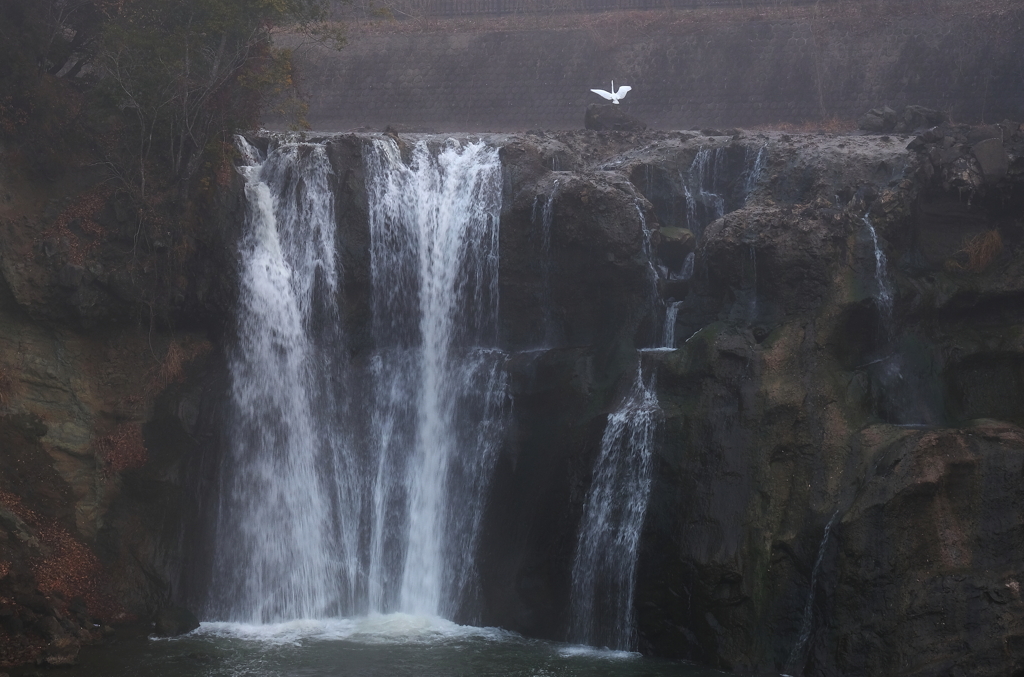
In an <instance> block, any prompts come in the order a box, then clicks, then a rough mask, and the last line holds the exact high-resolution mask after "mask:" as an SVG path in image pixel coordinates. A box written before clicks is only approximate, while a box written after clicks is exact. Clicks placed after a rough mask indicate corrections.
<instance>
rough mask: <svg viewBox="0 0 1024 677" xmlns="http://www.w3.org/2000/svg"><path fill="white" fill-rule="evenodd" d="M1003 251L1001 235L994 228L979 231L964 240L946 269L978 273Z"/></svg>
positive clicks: (947, 263)
mask: <svg viewBox="0 0 1024 677" xmlns="http://www.w3.org/2000/svg"><path fill="white" fill-rule="evenodd" d="M1002 253H1003V236H1002V235H1000V234H999V231H998V230H996V229H992V230H988V231H985V232H984V233H979V234H978V235H975V236H974V237H970V238H967V239H966V240H964V242H963V245H962V246H961V248H960V251H958V252H957V253H956V254H955V255H954V257H953V258H951V259H950V260H948V261H947V262H946V269H947V270H950V271H955V272H966V273H980V272H981V271H983V270H985V269H986V268H988V267H989V265H990V264H991V263H992V262H993V261H995V260H996V258H998V257H999V255H1000V254H1002Z"/></svg>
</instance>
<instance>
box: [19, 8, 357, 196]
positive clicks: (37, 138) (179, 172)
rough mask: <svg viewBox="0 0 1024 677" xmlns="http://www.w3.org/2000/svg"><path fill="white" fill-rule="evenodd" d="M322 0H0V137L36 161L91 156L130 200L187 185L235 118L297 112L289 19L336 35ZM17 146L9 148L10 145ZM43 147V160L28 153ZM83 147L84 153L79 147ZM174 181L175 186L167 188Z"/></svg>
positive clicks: (44, 165) (52, 165) (245, 122)
mask: <svg viewBox="0 0 1024 677" xmlns="http://www.w3.org/2000/svg"><path fill="white" fill-rule="evenodd" d="M328 7H329V2H328V0H0V141H2V143H3V148H4V149H5V150H6V151H7V152H8V153H11V152H14V154H16V155H18V156H19V157H20V159H21V160H22V161H23V163H24V164H26V165H29V168H30V169H35V170H40V171H42V172H43V173H44V174H53V173H55V172H57V171H59V170H60V166H59V165H60V164H61V163H62V162H63V163H65V164H66V163H69V162H70V163H71V164H74V160H73V159H72V157H71V156H73V155H75V153H79V154H83V153H84V154H87V155H92V156H95V155H97V154H98V155H99V156H100V157H99V158H98V159H99V160H100V162H102V163H103V164H104V165H105V166H107V167H108V168H109V169H110V170H111V171H112V173H113V175H114V176H115V177H116V178H117V179H118V182H119V183H120V184H121V187H122V188H123V189H126V190H127V191H128V192H129V193H130V194H132V195H133V196H134V197H135V198H136V199H137V200H138V201H139V202H140V204H145V203H146V202H147V201H149V202H152V200H153V197H154V196H156V195H158V194H160V193H163V194H164V197H170V196H174V197H176V198H180V197H185V196H187V192H188V187H189V186H190V185H192V184H193V183H194V182H195V181H196V179H197V175H198V174H199V173H200V170H201V168H203V167H204V165H206V166H207V167H213V166H215V165H216V164H217V162H213V163H210V162H205V161H207V160H210V159H211V157H219V158H220V159H219V161H220V162H222V161H223V160H224V159H225V158H226V154H225V153H224V152H223V151H224V146H225V144H226V143H228V142H229V141H230V135H231V134H232V133H233V132H234V131H235V130H236V129H239V128H249V127H253V126H255V125H257V124H258V122H259V117H260V113H261V111H263V110H264V109H266V108H267V107H268V106H269V105H271V104H273V103H277V104H283V105H286V106H288V107H289V108H291V110H292V111H293V112H294V113H295V114H296V116H295V117H296V122H297V124H302V120H301V113H302V107H301V105H299V104H297V97H296V87H295V82H294V79H293V72H292V66H291V55H290V53H289V52H287V51H285V50H280V49H277V48H275V47H274V46H273V44H272V42H271V34H272V31H273V30H274V29H275V28H277V27H280V26H285V25H288V26H292V27H296V25H297V27H298V28H299V29H301V30H304V31H305V32H306V33H307V34H312V35H315V36H317V37H318V38H321V39H324V40H327V41H333V42H335V43H337V42H339V41H340V40H339V36H338V35H337V34H336V33H332V32H331V30H330V29H329V24H328V23H327V22H326V19H327V10H328ZM19 151H20V152H19ZM40 153H42V154H43V155H46V154H47V153H49V154H50V157H49V158H48V160H47V162H40V160H39V158H38V155H39V154H40ZM89 159H91V160H95V159H97V158H94V157H93V158H89ZM172 188H176V189H178V190H168V189H172Z"/></svg>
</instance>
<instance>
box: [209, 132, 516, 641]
mask: <svg viewBox="0 0 1024 677" xmlns="http://www.w3.org/2000/svg"><path fill="white" fill-rule="evenodd" d="M239 147H240V151H241V154H242V156H243V158H244V166H243V167H240V169H239V171H240V172H241V173H242V174H243V176H244V177H245V197H246V201H247V210H246V222H245V227H244V232H243V236H242V240H241V242H240V246H239V259H240V271H241V275H240V283H239V287H240V289H239V301H238V320H237V326H238V332H237V334H238V335H237V343H236V345H235V346H234V348H233V350H232V351H231V354H230V375H231V392H230V394H231V402H230V407H231V411H232V415H231V422H230V437H229V439H230V440H231V443H230V449H229V452H228V453H227V454H226V456H225V459H224V464H223V468H222V471H221V474H222V480H221V486H220V495H219V497H218V501H219V503H218V510H217V515H216V532H215V541H214V549H215V552H214V555H213V562H212V564H213V573H212V580H211V586H210V590H211V592H210V598H211V599H210V602H209V603H208V605H207V609H206V610H205V612H204V615H205V616H206V617H207V618H210V619H220V620H231V621H243V622H251V623H266V622H273V621H283V620H290V619H299V618H325V617H330V616H338V615H355V614H363V613H367V612H399V611H400V612H407V613H412V614H422V615H434V616H444V617H447V618H452V617H454V616H456V615H459V614H462V613H465V611H466V609H467V608H468V607H469V606H470V604H471V602H472V601H473V599H474V595H475V592H476V589H475V586H476V582H477V581H476V571H475V564H474V553H475V550H476V543H477V535H478V532H479V528H480V518H481V514H482V512H483V511H482V503H483V500H484V495H485V492H486V489H487V486H488V483H489V481H490V477H491V471H492V468H493V464H494V460H495V455H496V452H497V449H498V447H499V445H500V443H501V440H502V439H503V435H504V429H505V416H506V413H507V400H508V393H507V385H506V374H505V370H504V362H505V356H504V355H503V354H502V353H501V352H500V351H498V350H497V349H496V348H495V347H494V346H495V345H496V340H497V309H498V277H497V276H498V217H499V214H500V211H501V165H500V163H499V160H498V153H497V151H496V150H495V149H492V148H488V147H486V146H485V145H484V144H482V143H478V144H467V145H466V146H464V147H462V146H459V145H458V144H456V143H454V142H449V143H448V144H447V145H445V146H443V147H442V148H439V149H438V148H428V147H427V146H426V145H425V144H420V145H417V146H416V148H415V149H414V152H413V158H412V163H411V166H406V165H405V164H403V162H402V160H401V157H400V154H399V152H398V148H397V147H396V146H395V144H394V143H392V142H391V141H390V140H387V141H373V142H370V143H368V144H367V145H366V148H365V152H364V163H365V172H366V177H367V180H366V184H367V202H368V211H369V226H370V268H371V271H370V272H371V277H372V291H371V297H372V298H371V306H372V312H373V319H372V337H373V341H374V344H373V348H372V349H371V350H370V351H368V352H369V353H370V355H369V356H368V357H367V358H366V359H365V360H363V359H361V360H359V361H357V360H352V361H351V362H350V361H349V360H348V359H347V358H344V357H343V356H344V355H347V349H346V346H345V342H346V337H345V334H344V332H343V330H342V326H341V322H340V319H339V318H340V313H339V307H338V303H339V301H338V299H339V293H338V292H339V270H338V264H337V260H336V259H337V257H336V254H335V252H336V247H335V242H334V234H335V230H336V227H337V226H336V220H335V214H334V196H333V192H332V189H331V180H332V178H333V176H332V170H331V165H330V161H329V158H328V155H327V147H326V146H325V145H324V144H318V143H283V144H278V143H277V142H276V141H272V143H271V151H270V152H269V153H268V154H267V156H266V158H263V156H262V154H261V153H260V152H259V151H258V150H257V149H256V148H254V147H253V146H251V145H250V144H248V143H247V142H245V141H244V140H241V139H240V140H239ZM357 362H358V364H357Z"/></svg>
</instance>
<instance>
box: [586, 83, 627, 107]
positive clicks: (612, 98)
mask: <svg viewBox="0 0 1024 677" xmlns="http://www.w3.org/2000/svg"><path fill="white" fill-rule="evenodd" d="M631 89H633V88H632V87H630V86H629V85H622V86H621V87H619V91H617V92H616V91H615V80H612V91H611V92H606V91H604V90H603V89H592V90H590V91H592V92H593V93H594V94H598V95H600V96H603V97H604V98H606V99H608V100H609V101H611V102H612V103H615V104H617V103H618V102H619V99H621V98H623V97H624V96H626V94H627V93H629V90H631ZM612 92H615V93H614V94H613V93H612Z"/></svg>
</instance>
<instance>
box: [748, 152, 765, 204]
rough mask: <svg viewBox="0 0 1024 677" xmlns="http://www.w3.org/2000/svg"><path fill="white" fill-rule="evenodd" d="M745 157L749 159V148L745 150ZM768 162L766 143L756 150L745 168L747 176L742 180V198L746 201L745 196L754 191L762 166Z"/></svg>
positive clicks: (762, 169)
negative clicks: (752, 159)
mask: <svg viewBox="0 0 1024 677" xmlns="http://www.w3.org/2000/svg"><path fill="white" fill-rule="evenodd" d="M747 155H748V157H747V159H748V160H749V155H750V150H749V149H748V150H747ZM767 162H768V144H767V143H766V144H764V145H763V146H761V148H760V149H759V150H758V151H757V155H756V156H754V161H753V163H751V164H750V169H749V170H747V178H746V180H745V181H744V182H743V200H744V201H746V199H747V197H748V196H749V195H750V194H751V193H753V192H754V189H755V188H757V182H758V181H759V180H760V179H761V172H762V171H764V166H765V164H766V163H767Z"/></svg>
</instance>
